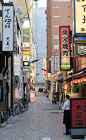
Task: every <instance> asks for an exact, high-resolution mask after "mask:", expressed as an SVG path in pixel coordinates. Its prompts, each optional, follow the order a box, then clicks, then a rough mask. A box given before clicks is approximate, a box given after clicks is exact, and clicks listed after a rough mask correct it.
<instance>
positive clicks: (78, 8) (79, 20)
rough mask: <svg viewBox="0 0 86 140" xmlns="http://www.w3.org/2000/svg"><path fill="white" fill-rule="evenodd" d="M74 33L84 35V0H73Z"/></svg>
mask: <svg viewBox="0 0 86 140" xmlns="http://www.w3.org/2000/svg"><path fill="white" fill-rule="evenodd" d="M74 34H76V35H79V36H82V35H86V0H74Z"/></svg>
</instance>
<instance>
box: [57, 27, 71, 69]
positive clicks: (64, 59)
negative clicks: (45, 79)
mask: <svg viewBox="0 0 86 140" xmlns="http://www.w3.org/2000/svg"><path fill="white" fill-rule="evenodd" d="M59 38H60V69H61V70H62V71H69V70H70V67H71V65H70V26H60V27H59Z"/></svg>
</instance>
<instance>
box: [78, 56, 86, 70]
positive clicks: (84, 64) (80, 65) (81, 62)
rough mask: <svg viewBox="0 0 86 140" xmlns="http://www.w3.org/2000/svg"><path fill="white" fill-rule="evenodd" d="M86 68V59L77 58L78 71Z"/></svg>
mask: <svg viewBox="0 0 86 140" xmlns="http://www.w3.org/2000/svg"><path fill="white" fill-rule="evenodd" d="M84 68H86V58H84V57H77V58H76V71H79V70H81V69H84Z"/></svg>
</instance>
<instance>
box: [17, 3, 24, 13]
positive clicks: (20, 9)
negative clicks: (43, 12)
mask: <svg viewBox="0 0 86 140" xmlns="http://www.w3.org/2000/svg"><path fill="white" fill-rule="evenodd" d="M16 9H17V10H16V13H17V14H18V15H22V13H23V11H22V7H21V6H20V5H18V6H17V8H16Z"/></svg>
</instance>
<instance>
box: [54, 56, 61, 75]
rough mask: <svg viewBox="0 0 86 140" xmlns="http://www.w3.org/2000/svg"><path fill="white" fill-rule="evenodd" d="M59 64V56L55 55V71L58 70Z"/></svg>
mask: <svg viewBox="0 0 86 140" xmlns="http://www.w3.org/2000/svg"><path fill="white" fill-rule="evenodd" d="M59 66H60V65H59V56H55V72H58V70H60V67H59Z"/></svg>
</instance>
